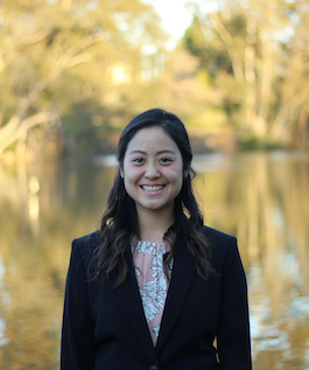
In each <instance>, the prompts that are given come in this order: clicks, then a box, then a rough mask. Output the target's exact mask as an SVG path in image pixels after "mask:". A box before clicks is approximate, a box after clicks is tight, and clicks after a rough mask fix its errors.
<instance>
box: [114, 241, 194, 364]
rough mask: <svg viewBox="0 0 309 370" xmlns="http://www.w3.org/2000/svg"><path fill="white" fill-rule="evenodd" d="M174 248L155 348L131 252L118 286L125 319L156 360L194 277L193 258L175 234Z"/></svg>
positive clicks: (155, 360)
mask: <svg viewBox="0 0 309 370" xmlns="http://www.w3.org/2000/svg"><path fill="white" fill-rule="evenodd" d="M176 242H177V247H176V251H175V256H174V265H173V272H172V278H171V281H170V285H169V290H168V294H167V297H166V302H165V307H164V311H163V315H162V320H161V327H160V333H159V337H158V340H157V344H156V347H154V345H153V342H152V339H151V336H150V333H149V329H148V325H147V321H146V318H145V314H144V309H143V305H142V300H141V297H140V293H139V289H138V284H137V281H136V277H135V271H134V266H133V257H132V254H130V256H129V273H128V277H127V280H126V282H125V283H124V284H123V285H121V286H119V287H118V288H117V289H118V292H119V297H120V300H121V302H122V304H123V307H124V309H125V311H126V313H127V316H128V319H129V321H130V322H131V324H132V327H133V330H135V332H136V334H137V336H138V337H139V339H140V341H141V343H142V345H143V346H144V347H145V349H146V351H147V352H148V354H149V355H150V356H151V358H152V359H153V361H154V362H155V363H156V362H157V354H156V352H158V351H159V350H160V348H161V347H162V346H163V344H164V343H165V341H166V340H167V338H168V335H169V333H170V331H171V330H172V328H173V326H174V325H175V322H176V320H177V317H178V315H179V313H180V310H181V308H182V305H183V303H184V301H185V298H186V295H187V293H188V291H189V287H190V284H191V281H192V278H193V276H194V272H195V268H196V259H195V257H194V256H193V255H192V253H191V252H190V251H189V250H188V248H187V246H186V243H185V242H184V238H181V237H177V240H176Z"/></svg>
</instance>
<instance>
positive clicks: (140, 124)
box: [61, 109, 252, 370]
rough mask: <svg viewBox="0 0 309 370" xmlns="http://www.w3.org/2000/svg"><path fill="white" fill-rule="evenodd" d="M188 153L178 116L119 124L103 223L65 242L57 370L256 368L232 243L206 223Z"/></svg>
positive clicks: (153, 113) (154, 114)
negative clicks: (67, 252)
mask: <svg viewBox="0 0 309 370" xmlns="http://www.w3.org/2000/svg"><path fill="white" fill-rule="evenodd" d="M191 160H192V152H191V148H190V143H189V139H188V135H187V132H186V130H185V128H184V125H183V124H182V122H181V121H180V120H179V118H178V117H176V116H175V115H174V114H171V113H167V112H165V111H164V110H161V109H152V110H149V111H147V112H144V113H142V114H140V115H139V116H137V117H136V118H134V119H133V120H132V121H131V122H130V123H129V124H128V125H127V127H126V128H125V129H124V131H123V133H122V135H121V137H120V141H119V147H118V161H119V170H118V173H117V176H116V178H115V181H114V184H113V187H112V189H111V192H110V194H109V198H108V203H107V208H106V211H105V212H104V214H103V216H102V220H101V225H100V230H98V231H96V232H94V233H92V234H90V235H88V236H85V237H82V238H80V239H76V240H74V241H73V246H72V255H71V262H70V267H69V272H68V277H67V283H66V292H65V304H64V318H63V331H62V348H61V369H62V370H99V369H100V370H120V369H123V370H124V369H126V370H142V369H152V370H156V369H161V370H174V369H180V370H202V369H203V370H206V369H207V370H215V369H216V370H218V369H221V370H249V369H251V368H252V366H251V351H250V337H249V321H248V303H247V290H246V279H245V274H244V270H243V267H242V263H241V260H240V257H239V253H238V249H237V242H236V239H235V238H234V237H232V236H229V235H226V234H223V233H221V232H219V231H216V230H213V229H211V228H209V227H206V226H203V218H202V216H201V214H200V211H199V208H198V205H197V202H196V200H195V197H194V195H193V192H192V184H191V180H192V177H193V175H194V171H193V170H192V168H191ZM214 342H215V343H216V346H214Z"/></svg>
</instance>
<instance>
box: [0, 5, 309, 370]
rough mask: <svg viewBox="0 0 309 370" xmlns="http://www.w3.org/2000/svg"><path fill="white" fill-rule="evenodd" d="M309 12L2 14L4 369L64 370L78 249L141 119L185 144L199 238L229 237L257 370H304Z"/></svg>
mask: <svg viewBox="0 0 309 370" xmlns="http://www.w3.org/2000/svg"><path fill="white" fill-rule="evenodd" d="M308 34H309V4H308V1H307V0H247V1H246V0H217V1H207V0H195V1H191V2H186V1H185V0H184V1H182V0H165V1H162V0H152V1H150V0H149V1H141V0H101V1H99V0H2V1H0V368H1V369H6V370H41V369H42V370H55V369H58V368H59V345H60V331H61V321H62V306H63V294H64V283H65V277H66V272H67V268H68V263H69V256H70V249H71V241H72V239H73V238H75V237H78V236H82V235H84V234H86V233H89V232H91V231H93V230H95V229H96V227H97V224H98V219H99V217H100V214H101V212H102V210H103V208H104V204H105V200H106V196H107V193H108V190H109V188H110V186H111V184H112V181H113V178H114V175H115V170H114V168H115V166H116V162H115V158H114V152H115V151H114V148H115V145H116V144H117V141H118V138H119V134H120V132H121V130H122V129H123V127H124V126H125V125H126V124H127V123H128V122H129V121H130V119H131V118H133V117H134V116H135V115H137V114H139V113H140V112H142V111H144V110H146V109H149V108H152V107H157V106H159V107H162V108H164V109H167V110H170V111H172V112H174V113H176V114H177V115H178V116H179V117H180V118H181V119H182V120H183V122H184V123H185V125H186V127H187V129H188V132H189V134H190V138H191V142H192V145H193V149H194V153H195V157H194V158H195V159H194V164H193V165H194V168H195V169H196V171H197V173H198V175H197V177H196V179H195V187H196V191H197V193H198V199H199V201H200V205H201V208H202V210H203V212H204V214H205V220H206V224H208V225H210V226H212V227H215V228H218V229H220V230H222V231H224V232H226V233H230V234H233V235H236V236H237V237H238V240H239V248H240V253H241V256H242V259H243V263H244V266H245V269H246V273H247V278H248V285H249V299H250V319H251V328H252V345H253V357H254V369H255V370H265V369H267V370H274V369H287V370H308V369H309V286H308V281H309V221H308V220H309V190H308V189H309V87H308V86H309V85H308V76H309V38H308Z"/></svg>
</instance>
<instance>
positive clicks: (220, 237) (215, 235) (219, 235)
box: [203, 226, 236, 245]
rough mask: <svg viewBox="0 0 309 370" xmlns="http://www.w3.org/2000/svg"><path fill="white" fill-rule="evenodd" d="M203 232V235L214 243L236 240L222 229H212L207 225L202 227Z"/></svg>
mask: <svg viewBox="0 0 309 370" xmlns="http://www.w3.org/2000/svg"><path fill="white" fill-rule="evenodd" d="M203 234H204V235H205V237H206V238H207V240H208V241H209V243H210V244H214V245H217V244H222V243H224V244H225V243H228V244H229V243H233V242H234V243H235V242H236V237H235V236H233V235H229V234H226V233H224V232H223V231H220V230H216V229H213V228H211V227H209V226H204V227H203Z"/></svg>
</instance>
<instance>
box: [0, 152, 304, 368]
mask: <svg viewBox="0 0 309 370" xmlns="http://www.w3.org/2000/svg"><path fill="white" fill-rule="evenodd" d="M194 167H195V169H196V170H197V172H198V176H197V177H196V179H195V180H194V181H195V187H196V190H197V193H198V199H199V202H200V205H201V208H202V210H203V212H204V214H205V220H206V224H208V225H209V226H212V227H214V228H217V229H220V230H222V231H224V232H226V233H230V234H233V235H236V236H237V238H238V241H239V248H240V253H241V256H242V260H243V263H244V266H245V269H246V274H247V279H248V285H249V300H250V320H251V330H252V345H253V358H254V369H255V370H265V369H267V370H275V369H287V370H307V369H309V286H308V281H309V154H298V153H282V152H274V153H268V154H266V153H256V154H240V155H219V154H214V155H205V156H198V157H196V158H195V161H194ZM114 174H115V172H114V170H113V158H112V157H108V158H106V157H105V158H97V159H96V160H95V161H92V162H87V163H82V164H77V163H75V162H71V163H70V162H65V163H62V164H56V163H44V164H42V163H35V164H31V165H28V166H27V167H25V166H23V165H17V166H16V167H14V168H11V169H8V168H6V169H4V168H1V167H0V368H1V369H6V370H30V369H33V370H40V369H42V370H55V369H58V368H59V343H60V330H61V320H62V305H63V291H64V283H65V277H66V272H67V267H68V262H69V255H70V249H71V240H72V239H73V238H75V237H78V236H82V235H84V234H87V233H89V232H91V231H93V230H94V229H95V228H96V227H97V221H98V218H99V216H100V213H101V211H102V209H103V206H104V202H105V197H106V195H107V192H108V189H109V187H110V185H111V183H112V181H113V177H114Z"/></svg>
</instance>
